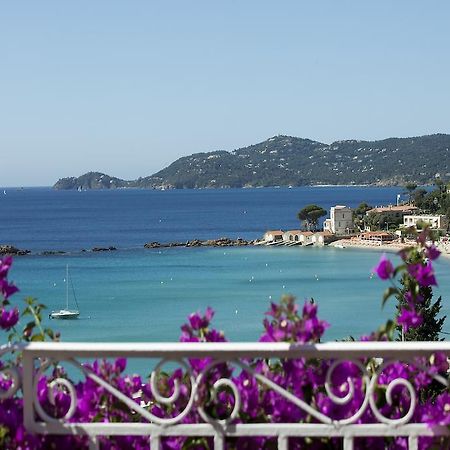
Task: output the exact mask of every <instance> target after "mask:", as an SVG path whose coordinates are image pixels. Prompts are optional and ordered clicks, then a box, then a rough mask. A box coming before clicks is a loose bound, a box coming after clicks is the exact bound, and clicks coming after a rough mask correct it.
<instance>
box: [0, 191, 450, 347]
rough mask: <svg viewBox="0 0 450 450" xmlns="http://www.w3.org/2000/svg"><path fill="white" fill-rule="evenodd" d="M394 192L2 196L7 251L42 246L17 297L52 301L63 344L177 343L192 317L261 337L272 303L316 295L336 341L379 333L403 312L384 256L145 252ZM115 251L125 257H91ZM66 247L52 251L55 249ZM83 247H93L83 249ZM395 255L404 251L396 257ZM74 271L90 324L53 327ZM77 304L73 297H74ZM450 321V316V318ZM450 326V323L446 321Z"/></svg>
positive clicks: (387, 198)
mask: <svg viewBox="0 0 450 450" xmlns="http://www.w3.org/2000/svg"><path fill="white" fill-rule="evenodd" d="M397 194H400V195H404V194H403V192H402V189H401V188H395V187H344V186H340V187H333V186H327V187H298V188H292V189H288V188H262V189H222V190H166V191H156V190H135V189H121V190H102V191H97V190H91V191H83V192H77V191H56V190H53V189H51V188H21V189H16V188H1V189H0V211H1V225H0V244H12V245H15V246H17V247H19V248H22V249H28V250H31V251H32V253H31V254H30V255H27V256H21V257H16V258H15V259H14V264H13V268H12V270H11V279H12V280H14V282H15V283H16V284H17V286H18V287H19V288H20V292H19V293H18V294H16V295H15V296H14V297H13V298H12V300H13V303H14V304H19V305H20V304H21V302H23V300H24V298H25V297H27V296H32V297H35V298H38V299H39V301H40V302H42V303H44V304H45V305H47V308H48V309H47V313H46V314H45V317H44V322H45V325H50V326H52V327H53V328H54V329H56V330H59V331H60V332H61V339H62V340H63V341H66V342H69V341H79V342H119V341H121V342H163V341H172V342H173V341H177V340H178V338H179V335H180V326H181V325H182V324H183V323H185V322H186V320H187V317H188V315H189V314H190V313H192V312H195V311H204V310H205V309H206V308H207V307H208V306H210V307H212V308H213V309H214V311H215V317H214V320H213V326H214V327H215V328H217V329H219V330H222V331H223V332H224V334H225V336H226V338H227V339H228V340H230V341H234V342H239V341H247V342H248V341H255V340H257V339H258V338H259V336H260V335H261V334H262V332H263V326H262V321H263V319H264V317H265V312H266V311H267V309H268V307H269V304H270V302H272V301H278V299H279V298H280V297H281V296H282V295H285V294H292V295H294V296H295V297H296V298H297V299H298V302H299V303H300V304H302V303H303V302H304V301H305V299H311V298H313V299H314V301H315V302H316V303H317V304H318V306H319V316H320V317H321V318H323V319H325V320H327V321H328V322H329V323H330V327H329V329H328V330H327V331H326V333H325V340H326V341H332V340H336V339H343V338H346V337H348V336H353V337H355V338H357V337H359V336H361V335H364V334H368V333H370V332H371V331H373V330H374V329H376V328H377V327H378V326H379V325H380V324H382V323H383V322H384V321H385V320H386V318H388V317H389V316H390V315H392V312H393V310H394V305H393V303H392V302H391V303H388V304H387V305H385V307H384V308H382V307H381V299H382V293H383V291H384V289H385V288H386V287H387V285H386V283H384V282H382V281H380V280H378V279H377V278H376V277H375V276H373V274H372V269H373V267H374V266H375V265H376V264H377V262H378V260H379V258H380V256H381V253H380V251H378V250H372V249H370V250H359V249H349V248H345V249H340V248H331V247H324V248H318V247H305V248H302V247H263V246H260V247H253V246H251V247H236V248H228V247H227V248H209V247H208V248H161V249H145V248H144V244H145V243H146V242H152V241H159V242H162V243H164V242H173V241H179V242H184V241H187V240H191V239H209V238H211V239H212V238H219V237H230V238H238V237H241V238H244V239H254V238H258V237H261V236H262V235H263V233H264V232H265V231H266V230H268V229H280V228H281V229H293V228H298V227H299V222H298V220H297V212H298V211H299V210H300V209H301V208H302V207H304V206H305V205H307V204H311V203H315V204H318V205H321V206H322V207H324V208H325V209H329V208H330V207H331V206H333V205H336V204H343V205H347V206H350V207H355V206H357V205H358V204H359V203H360V202H362V201H365V202H367V203H369V204H371V205H382V204H389V203H391V204H393V203H395V201H396V198H397ZM109 246H114V247H116V248H117V250H116V251H108V252H92V251H91V250H90V249H92V248H93V247H109ZM49 250H52V251H64V252H66V253H65V254H61V255H48V256H44V255H41V254H40V253H42V252H44V251H49ZM83 250H84V251H83ZM391 256H392V258H393V259H395V258H396V256H395V254H392V255H391ZM449 261H450V260H448V259H445V258H440V260H439V261H438V262H437V264H436V270H437V275H438V282H439V287H438V289H437V290H436V295H442V297H443V313H444V314H447V315H448V316H450V270H449V269H450V262H449ZM66 265H68V266H69V270H70V275H71V279H72V281H73V286H74V292H75V296H76V300H77V303H78V305H79V309H80V311H81V315H80V318H79V319H78V320H74V321H56V320H53V321H52V320H50V319H49V317H48V312H50V311H52V310H58V309H60V308H62V307H64V306H65V301H66V300H65V298H66V297H65V291H66V280H65V278H66V275H65V272H66ZM69 299H70V306H71V307H74V306H75V305H74V301H75V299H74V296H73V293H72V290H70V296H69ZM449 320H450V319H449ZM446 327H447V331H450V330H449V329H450V325H449V322H448V321H447V325H446Z"/></svg>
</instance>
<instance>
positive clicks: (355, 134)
mask: <svg viewBox="0 0 450 450" xmlns="http://www.w3.org/2000/svg"><path fill="white" fill-rule="evenodd" d="M449 20H450V2H448V1H444V0H442V1H439V0H436V1H433V2H424V1H413V0H411V1H406V0H397V1H395V2H394V1H390V0H389V1H388V0H377V1H372V2H368V1H364V2H362V1H359V0H354V1H345V0H340V1H331V0H330V1H321V0H317V1H314V2H311V1H301V0H298V1H287V0H286V1H280V2H273V1H264V0H254V1H252V0H246V1H231V0H228V1H222V2H220V1H210V0H208V1H202V0H195V1H170V0H168V1H164V2H163V1H160V2H151V1H139V0H131V1H123V0H120V1H114V0H96V1H91V0H77V1H75V0H72V1H64V2H61V1H59V0H54V1H48V0H39V1H34V0H28V1H26V0H24V1H20V2H1V3H0V186H49V185H52V184H53V183H55V182H56V180H57V179H58V178H61V177H67V176H79V175H81V174H83V173H85V172H88V171H91V170H93V171H101V172H104V173H107V174H109V175H112V176H117V177H120V178H124V179H135V178H137V177H139V176H147V175H150V174H152V173H155V172H157V171H158V170H160V169H162V168H163V167H165V166H167V165H168V164H170V163H171V162H173V161H174V160H175V159H177V158H178V157H181V156H185V155H189V154H191V153H195V152H204V151H213V150H233V149H235V148H239V147H244V146H247V145H250V144H254V143H257V142H261V141H263V140H265V139H267V138H269V137H271V136H274V135H277V134H285V135H290V136H298V137H305V138H310V139H314V140H318V141H321V142H326V143H331V142H333V141H336V140H342V139H367V140H374V139H382V138H387V137H392V136H398V137H406V136H418V135H423V134H432V133H437V132H440V133H450V120H449V107H450V52H449V49H450V27H449V26H448V23H449Z"/></svg>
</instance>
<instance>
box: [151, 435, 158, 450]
mask: <svg viewBox="0 0 450 450" xmlns="http://www.w3.org/2000/svg"><path fill="white" fill-rule="evenodd" d="M150 448H151V450H159V449H160V448H161V438H160V436H159V435H157V434H152V435H151V436H150Z"/></svg>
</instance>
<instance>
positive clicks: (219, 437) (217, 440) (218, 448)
mask: <svg viewBox="0 0 450 450" xmlns="http://www.w3.org/2000/svg"><path fill="white" fill-rule="evenodd" d="M224 448H225V438H224V436H223V434H215V435H214V450H224Z"/></svg>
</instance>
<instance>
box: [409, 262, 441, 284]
mask: <svg viewBox="0 0 450 450" xmlns="http://www.w3.org/2000/svg"><path fill="white" fill-rule="evenodd" d="M408 272H409V274H410V275H411V276H412V277H413V278H415V279H416V280H417V282H418V283H419V284H420V286H437V282H436V278H435V276H434V269H433V266H432V264H431V262H428V263H427V264H426V265H423V264H421V263H417V264H410V265H409V266H408Z"/></svg>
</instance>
